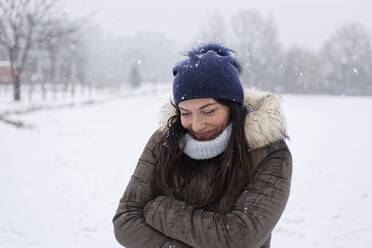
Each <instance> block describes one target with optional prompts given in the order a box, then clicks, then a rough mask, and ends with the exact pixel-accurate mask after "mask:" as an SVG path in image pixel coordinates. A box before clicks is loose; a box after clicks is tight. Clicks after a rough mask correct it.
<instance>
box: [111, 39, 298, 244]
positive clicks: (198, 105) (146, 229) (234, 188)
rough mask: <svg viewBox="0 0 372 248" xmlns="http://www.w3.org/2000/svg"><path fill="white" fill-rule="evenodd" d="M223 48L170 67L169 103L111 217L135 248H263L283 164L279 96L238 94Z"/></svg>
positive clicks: (284, 177) (282, 183)
mask: <svg viewBox="0 0 372 248" xmlns="http://www.w3.org/2000/svg"><path fill="white" fill-rule="evenodd" d="M230 52H231V50H229V49H227V48H225V47H223V46H220V45H218V44H207V45H204V46H201V47H199V48H197V49H195V50H191V51H190V52H189V53H188V58H187V59H186V60H184V61H182V62H181V63H180V64H178V65H177V66H176V67H175V68H174V69H173V74H174V82H173V97H174V103H172V104H167V105H166V106H165V108H164V114H165V121H164V123H163V125H162V128H161V129H159V130H158V131H156V132H155V133H154V134H153V135H152V137H151V138H150V140H149V141H148V143H147V145H146V147H145V149H144V151H143V153H142V155H141V157H140V159H139V162H138V164H137V167H136V170H135V172H134V174H133V176H132V178H131V180H130V182H129V185H128V186H127V188H126V190H125V193H124V196H123V197H122V199H121V200H120V204H119V207H118V209H117V212H116V215H115V217H114V220H113V222H114V228H115V236H116V238H117V240H118V241H119V242H120V243H121V244H122V245H123V246H125V247H127V248H132V247H133V248H135V247H141V248H143V247H171V248H173V247H195V248H196V247H203V248H205V247H213V248H219V247H234V248H240V247H245V248H247V247H248V248H250V247H251V248H253V247H270V238H271V232H272V230H273V228H274V226H275V225H276V223H277V222H278V220H279V218H280V216H281V214H282V212H283V210H284V208H285V205H286V203H287V200H288V196H289V190H290V182H291V173H292V160H291V154H290V151H289V150H288V147H287V145H286V143H285V141H284V139H285V138H286V137H287V133H286V127H285V119H284V116H283V113H282V111H281V109H280V104H279V98H278V97H277V96H275V95H272V94H268V93H264V92H259V91H257V90H252V89H251V90H248V89H246V90H245V91H244V90H243V88H242V85H241V83H240V80H239V73H240V66H239V64H238V62H237V61H236V60H235V59H234V58H233V57H232V56H231V54H230Z"/></svg>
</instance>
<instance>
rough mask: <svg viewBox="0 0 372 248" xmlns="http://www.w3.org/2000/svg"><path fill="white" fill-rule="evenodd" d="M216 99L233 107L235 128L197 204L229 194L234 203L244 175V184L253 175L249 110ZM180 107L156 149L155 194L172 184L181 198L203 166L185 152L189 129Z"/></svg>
mask: <svg viewBox="0 0 372 248" xmlns="http://www.w3.org/2000/svg"><path fill="white" fill-rule="evenodd" d="M216 101H217V102H219V103H221V104H223V105H226V106H228V107H229V110H230V123H231V124H232V132H231V137H230V140H229V143H228V145H227V148H226V150H225V152H224V153H222V155H221V156H218V160H219V162H220V163H221V166H219V168H220V169H219V170H217V172H216V174H215V175H214V177H213V180H212V181H211V183H210V187H209V190H208V193H207V195H206V197H205V198H204V199H203V200H202V201H201V202H200V203H199V204H197V205H196V206H195V207H197V208H202V207H205V206H207V205H209V204H211V203H213V202H214V201H216V200H219V199H221V198H222V197H223V196H224V195H225V194H227V196H228V203H229V204H232V202H233V201H234V200H235V199H236V198H237V196H238V195H239V193H240V190H241V187H242V185H241V182H240V177H241V176H242V175H247V176H244V178H245V180H244V181H245V182H244V184H246V183H247V182H248V181H249V180H250V179H251V177H252V168H251V163H250V160H251V159H250V152H249V147H248V142H247V140H246V138H245V133H244V123H245V117H246V115H247V114H248V110H247V108H246V107H245V106H244V105H242V104H239V103H235V102H231V101H228V100H216ZM172 105H173V104H172ZM173 106H174V105H173ZM174 107H175V108H176V106H174ZM176 110H177V115H174V116H172V117H170V118H169V120H168V122H167V128H166V129H165V130H164V131H163V135H162V138H161V140H160V142H159V143H158V144H157V145H156V146H155V148H154V151H153V152H154V153H155V149H157V152H156V153H157V154H158V155H157V158H158V159H157V164H156V168H155V174H154V181H153V182H154V189H155V194H161V190H160V188H161V186H168V187H169V189H171V190H172V192H173V194H174V195H175V197H176V198H177V199H180V200H183V199H182V194H181V192H182V188H183V187H185V186H186V185H187V184H188V183H189V182H190V181H191V179H192V178H193V177H194V175H195V174H196V173H197V172H198V169H199V167H198V166H197V164H195V163H192V159H190V158H188V157H187V155H184V154H183V149H184V145H185V144H184V141H183V136H184V135H185V133H186V132H187V130H186V129H185V128H183V127H182V125H181V118H180V111H179V109H177V108H176ZM187 158H188V159H187ZM247 178H248V180H247Z"/></svg>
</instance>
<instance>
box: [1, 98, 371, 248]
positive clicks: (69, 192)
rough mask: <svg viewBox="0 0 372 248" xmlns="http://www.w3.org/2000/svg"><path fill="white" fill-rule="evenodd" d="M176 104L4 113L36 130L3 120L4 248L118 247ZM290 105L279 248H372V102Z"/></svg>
mask: <svg viewBox="0 0 372 248" xmlns="http://www.w3.org/2000/svg"><path fill="white" fill-rule="evenodd" d="M169 97H170V92H166V93H165V92H164V91H162V92H158V93H153V94H147V95H143V96H139V95H137V96H133V95H132V96H126V97H121V98H120V97H116V98H115V99H112V100H109V101H101V102H99V103H96V104H94V103H93V104H82V105H75V106H73V107H64V108H55V109H53V108H51V109H44V110H39V111H34V112H31V113H28V114H21V115H13V116H12V115H8V116H7V118H9V119H12V120H21V121H24V122H25V123H26V124H28V125H30V126H31V128H21V129H19V128H16V127H14V126H12V125H9V124H7V123H4V122H0V163H1V165H0V166H1V173H0V197H1V201H0V247H4V248H21V247H22V248H25V247H37V248H50V247H55V248H56V247H61V248H62V247H63V248H66V247H71V248H75V247H76V248H77V247H79V248H86V247H90V248H102V247H105V248H106V247H118V248H119V247H120V245H119V244H118V243H117V242H116V240H115V238H114V234H113V227H112V217H113V215H114V212H115V210H116V207H117V204H118V201H119V199H120V197H121V195H122V192H123V190H124V189H125V186H126V184H127V183H128V180H129V178H130V176H131V174H132V172H133V170H134V168H135V166H136V163H137V160H138V157H139V155H140V153H141V152H142V149H143V147H144V145H145V144H146V142H147V139H148V138H149V137H150V135H151V134H152V133H153V131H154V130H155V129H156V128H157V127H158V120H159V119H160V116H159V110H160V107H161V106H162V105H163V104H164V103H165V102H167V101H168V100H169ZM283 98H284V101H283V108H284V110H285V113H286V115H287V121H288V128H289V133H290V136H291V140H290V141H288V144H289V146H290V148H291V151H292V155H293V165H294V171H293V184H292V191H291V196H290V200H289V202H288V205H287V208H286V211H285V213H284V214H283V217H282V218H281V220H280V222H279V223H278V225H277V226H276V228H275V230H274V233H273V239H272V247H274V248H292V247H293V248H298V247H302V248H307V247H308V248H313V247H325V248H329V247H332V248H338V247H339V248H350V247H353V248H359V247H360V248H365V247H371V244H372V235H371V234H372V168H371V167H372V144H371V141H372V131H371V130H372V98H367V97H342V96H292V95H285V96H283ZM3 106H4V105H3ZM12 106H13V105H12V104H8V105H7V108H10V109H8V111H10V110H11V108H12ZM18 106H20V105H18ZM15 108H16V109H17V108H19V107H17V106H16V107H15ZM2 110H3V111H4V108H2ZM5 110H6V109H5ZM0 115H1V113H0Z"/></svg>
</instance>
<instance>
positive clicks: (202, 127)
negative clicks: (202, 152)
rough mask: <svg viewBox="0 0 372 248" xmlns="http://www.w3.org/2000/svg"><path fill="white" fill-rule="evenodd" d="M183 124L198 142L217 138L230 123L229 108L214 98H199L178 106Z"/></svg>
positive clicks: (183, 102)
mask: <svg viewBox="0 0 372 248" xmlns="http://www.w3.org/2000/svg"><path fill="white" fill-rule="evenodd" d="M178 108H179V110H180V113H181V124H182V126H183V127H184V128H185V129H187V131H188V132H189V133H190V134H191V135H192V136H194V138H196V139H197V140H201V141H206V140H212V139H214V138H216V137H217V136H218V135H219V134H220V133H221V132H222V131H223V130H224V129H225V127H226V126H227V125H228V123H229V117H230V116H229V107H227V106H225V105H222V104H220V103H218V102H217V101H216V100H214V99H213V98H198V99H191V100H186V101H182V102H180V103H179V104H178Z"/></svg>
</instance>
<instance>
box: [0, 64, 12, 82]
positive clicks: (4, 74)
mask: <svg viewBox="0 0 372 248" xmlns="http://www.w3.org/2000/svg"><path fill="white" fill-rule="evenodd" d="M12 81H13V77H12V73H11V70H10V61H8V60H0V84H6V83H11V82H12Z"/></svg>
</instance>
